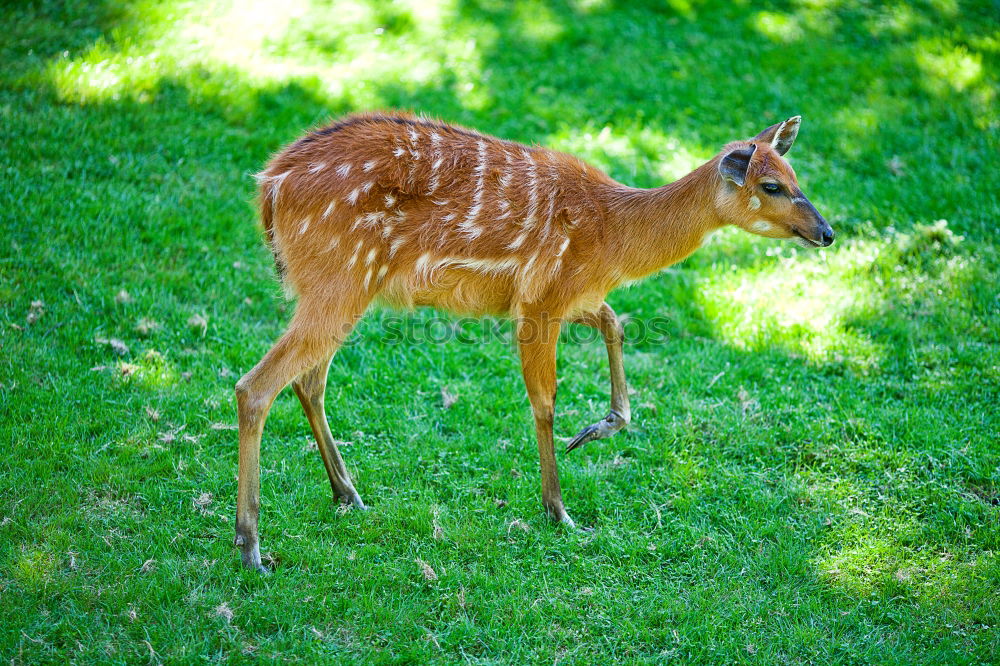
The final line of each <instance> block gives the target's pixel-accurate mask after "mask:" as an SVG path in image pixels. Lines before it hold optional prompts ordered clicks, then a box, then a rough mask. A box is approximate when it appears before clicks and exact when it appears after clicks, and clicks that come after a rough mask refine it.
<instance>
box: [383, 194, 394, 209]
mask: <svg viewBox="0 0 1000 666" xmlns="http://www.w3.org/2000/svg"><path fill="white" fill-rule="evenodd" d="M395 203H396V197H394V196H392V195H391V194H387V195H385V207H386V208H392V206H393V204H395Z"/></svg>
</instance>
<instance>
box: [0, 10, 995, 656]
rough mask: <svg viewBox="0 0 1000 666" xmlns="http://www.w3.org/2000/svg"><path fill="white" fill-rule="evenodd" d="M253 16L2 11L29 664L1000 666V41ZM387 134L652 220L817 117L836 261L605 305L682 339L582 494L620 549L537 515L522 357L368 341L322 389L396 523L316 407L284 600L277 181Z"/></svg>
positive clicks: (630, 355) (799, 152)
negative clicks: (407, 129)
mask: <svg viewBox="0 0 1000 666" xmlns="http://www.w3.org/2000/svg"><path fill="white" fill-rule="evenodd" d="M272 4H273V6H274V7H279V8H280V9H278V10H275V9H268V7H271V6H272ZM257 5H258V6H256V7H247V3H242V4H241V3H233V4H232V5H228V4H223V5H209V4H207V3H200V2H169V3H156V2H153V1H152V0H147V1H144V2H134V3H118V2H104V3H92V2H82V1H78V2H73V1H68V2H63V3H55V2H53V3H39V2H35V3H22V4H20V5H18V6H14V7H7V8H6V9H5V10H4V28H3V34H2V36H0V56H2V58H0V62H3V63H4V66H3V68H2V69H0V137H2V140H0V173H2V174H3V176H2V179H0V183H2V187H0V221H2V230H3V240H2V242H0V248H2V249H0V319H2V321H0V326H2V329H0V442H2V451H3V455H2V457H0V659H2V660H3V661H4V662H5V663H7V662H12V663H26V664H28V663H38V662H55V661H60V662H61V661H63V660H67V659H72V660H74V661H76V662H90V661H106V662H146V661H170V662H193V661H244V660H252V659H255V658H260V659H264V660H266V661H285V660H288V661H304V662H313V661H316V660H319V659H327V660H330V661H335V662H338V663H350V662H368V661H385V662H423V661H435V660H437V661H442V662H444V661H458V660H470V661H485V662H492V663H499V662H503V663H522V662H526V661H530V662H552V661H568V662H592V663H606V662H607V661H610V660H613V659H619V660H627V661H639V662H664V661H673V660H677V661H685V662H689V661H697V662H708V661H713V662H718V661H721V662H735V661H750V662H759V663H775V662H793V663H800V662H804V661H805V662H821V663H823V662H826V663H844V662H876V661H877V662H896V663H914V662H924V663H941V662H959V663H986V662H993V661H995V660H996V659H997V654H1000V652H998V651H1000V608H998V605H1000V602H998V599H1000V472H998V469H1000V450H998V447H997V443H998V439H1000V408H998V404H1000V348H998V343H1000V297H998V288H997V284H1000V256H998V243H997V224H998V220H1000V197H998V189H997V182H996V181H997V178H996V176H997V174H998V173H1000V116H998V111H997V109H998V102H1000V100H998V96H997V91H998V87H1000V86H998V78H997V72H998V71H1000V67H998V66H1000V19H998V16H1000V12H998V7H997V5H996V3H991V2H957V1H956V0H950V1H949V0H937V1H928V2H923V3H915V4H912V5H908V4H904V3H894V4H883V3H876V2H866V3H846V2H843V3H842V2H838V1H837V0H826V1H822V2H820V1H816V0H813V1H806V0H802V1H800V2H786V3H778V4H774V5H770V4H769V5H767V6H761V5H759V4H758V3H728V2H710V3H703V2H698V1H695V0H689V1H684V0H672V1H670V2H652V1H649V2H638V3H636V2H614V1H613V0H604V1H602V0H591V1H585V0H578V1H577V2H573V3H530V2H517V3H504V2H499V0H492V1H490V0H483V1H478V2H477V1H473V0H465V1H463V0H455V1H454V2H442V3H426V2H417V1H416V0H414V1H413V2H411V3H406V2H393V3H381V2H379V3H376V2H374V1H372V2H370V3H369V2H356V3H353V4H346V3H337V4H335V5H330V4H323V3H318V2H312V3H311V2H308V1H306V0H301V1H291V0H290V1H289V2H283V3H263V2H261V3H257ZM269 12H270V13H269ZM374 107H402V108H410V109H414V110H419V111H422V112H426V113H428V114H432V115H436V116H439V117H441V118H443V119H446V120H450V121H456V122H461V123H465V124H468V125H471V126H473V127H476V128H478V129H481V130H484V131H487V132H490V133H494V134H498V135H500V136H504V137H507V138H512V139H516V140H521V141H537V142H540V143H543V144H545V145H548V146H551V147H555V148H559V149H563V150H568V151H571V152H574V153H576V154H578V155H580V156H582V157H584V158H586V159H588V160H590V161H592V162H593V163H595V164H597V165H599V166H601V167H602V168H605V169H607V170H608V171H609V172H610V173H611V175H612V176H614V177H616V178H618V179H619V180H622V181H623V182H627V183H629V184H634V185H639V186H653V185H656V184H660V183H662V182H665V181H668V180H671V179H673V178H675V177H677V176H679V175H681V174H683V173H685V172H686V171H687V170H688V169H690V168H691V167H692V166H694V165H696V164H697V163H699V161H701V160H704V159H707V158H709V157H710V156H711V155H712V154H714V153H715V151H716V150H718V148H719V147H720V146H721V145H722V144H724V143H725V142H727V141H730V140H733V139H736V138H740V137H746V136H750V135H752V134H754V133H756V132H757V131H759V130H760V129H762V128H763V127H765V126H766V125H769V124H771V123H773V122H777V121H778V120H780V119H783V118H785V117H788V116H789V115H792V114H795V113H801V114H802V115H803V117H804V121H803V129H802V131H801V133H800V135H799V140H798V143H797V145H796V146H795V147H794V149H793V151H792V153H791V154H790V157H791V158H792V161H793V163H794V165H795V167H796V169H797V171H798V173H799V177H800V181H801V182H802V185H803V189H804V191H805V192H806V194H807V195H808V196H809V197H810V198H811V199H812V201H813V202H814V203H815V204H816V206H817V208H819V209H820V211H822V212H823V213H824V214H825V215H826V217H827V218H828V219H829V220H830V222H831V223H832V224H833V226H834V228H835V229H836V230H837V232H838V242H837V243H836V245H834V246H833V247H832V248H830V249H829V250H827V251H824V252H813V253H804V252H801V251H798V250H796V249H793V248H791V247H790V246H787V245H781V244H777V243H774V242H769V241H766V240H764V239H760V238H754V237H751V236H749V235H746V234H741V233H738V232H736V231H728V232H725V233H722V234H719V235H718V237H717V238H716V239H715V240H714V241H713V243H712V244H710V245H709V246H707V247H706V248H704V249H702V250H701V251H699V252H698V253H697V254H696V255H695V256H694V257H692V258H691V259H690V260H688V261H686V262H685V263H683V264H681V265H678V266H675V267H673V268H671V269H670V270H669V271H667V272H665V273H663V274H661V275H659V276H656V277H654V278H652V279H650V280H648V281H646V282H645V283H643V284H641V285H639V286H636V287H633V288H631V289H629V290H623V291H620V292H617V293H614V294H612V295H611V297H610V302H611V304H612V306H613V307H614V308H615V309H616V310H617V311H618V312H619V313H622V314H627V315H628V316H630V317H631V318H632V320H633V321H635V322H650V321H654V320H655V321H657V322H659V325H660V326H661V328H662V330H665V331H666V333H667V335H666V336H664V337H663V339H659V340H655V341H654V340H645V341H643V340H635V341H633V342H632V344H630V345H629V346H628V348H627V350H626V370H627V372H628V376H629V381H630V385H631V387H632V389H633V396H632V404H633V406H634V419H633V425H632V427H631V428H630V429H629V431H628V432H627V433H624V434H621V435H618V436H616V437H615V438H613V439H610V440H605V441H601V442H596V443H591V444H588V445H587V446H585V447H584V448H583V449H582V450H580V451H577V452H574V453H573V454H572V455H569V456H560V464H561V468H560V471H561V474H562V481H563V492H564V496H565V498H566V502H567V507H568V508H569V511H570V513H571V515H572V516H573V517H574V518H575V519H576V521H577V522H578V523H579V524H581V525H584V526H588V527H591V528H593V530H592V531H590V532H581V533H570V532H567V531H565V530H563V529H560V528H558V527H556V526H552V525H550V524H549V523H548V522H547V520H546V518H545V516H544V514H543V512H542V510H541V503H540V495H539V483H538V479H537V474H538V472H537V467H538V464H537V453H536V451H535V444H534V439H533V428H532V424H531V417H530V410H529V408H528V405H527V400H526V398H525V397H524V391H523V388H522V386H521V380H520V377H519V372H518V362H517V358H516V354H515V353H514V351H513V349H512V348H511V345H510V344H509V340H504V339H497V338H493V339H490V340H486V341H483V342H482V343H479V344H462V343H461V342H458V341H455V340H450V341H447V342H444V343H442V344H435V345H432V344H413V343H389V342H387V341H386V340H385V337H386V330H387V327H388V326H390V325H393V326H394V325H395V324H393V323H392V321H390V320H389V319H388V318H389V317H390V316H391V315H390V313H373V315H372V316H371V317H370V318H369V319H367V320H366V321H365V323H364V324H363V325H362V326H361V327H360V328H359V330H358V332H357V334H356V337H355V339H354V341H353V342H354V343H353V344H351V345H349V346H348V347H346V348H345V349H343V350H342V352H341V353H340V354H339V355H338V356H337V358H336V359H335V360H334V363H333V366H332V369H331V373H330V383H329V389H328V394H327V412H328V414H329V418H330V421H331V426H332V429H333V431H334V433H335V435H336V436H338V437H340V438H342V439H344V440H345V441H347V442H349V444H347V445H345V446H344V447H343V449H342V450H343V452H344V456H345V458H346V459H347V462H348V466H349V468H350V469H351V471H352V473H353V474H354V476H355V482H356V485H357V487H358V489H359V491H360V493H361V495H362V497H363V498H364V500H365V501H366V502H367V503H368V504H369V505H370V507H371V509H372V510H371V511H369V512H367V513H358V512H344V511H342V510H340V509H339V508H338V507H337V506H336V505H334V503H333V502H332V501H331V495H330V489H329V487H328V484H327V481H326V478H325V474H324V471H323V468H322V464H321V462H320V459H319V456H318V455H317V453H316V451H315V450H312V447H311V437H310V434H309V430H308V426H307V424H306V422H305V419H304V417H303V416H302V414H301V410H300V408H299V406H298V404H297V401H296V400H295V397H294V396H293V395H292V394H291V392H290V391H286V392H285V393H283V394H282V395H281V396H280V397H279V398H278V400H277V401H276V403H275V406H274V409H273V411H272V413H271V416H270V419H269V421H268V424H267V428H266V430H265V436H264V443H263V447H262V460H263V471H262V514H261V538H262V545H263V550H265V551H268V552H270V554H271V556H272V557H273V559H274V561H276V562H277V567H276V571H275V573H274V575H272V576H270V577H268V578H261V577H259V576H257V575H255V574H253V573H250V572H246V571H243V570H241V569H240V568H239V566H238V561H239V557H238V554H237V551H236V550H235V549H234V548H233V547H232V535H233V516H234V514H235V494H236V492H235V491H236V483H235V472H236V461H237V446H236V433H235V432H234V431H233V430H231V429H228V428H230V427H231V424H233V423H234V422H235V408H234V400H233V392H232V388H233V385H234V383H235V381H236V379H237V378H238V377H239V375H240V374H241V373H243V372H245V371H246V370H248V369H249V368H250V367H252V365H253V364H254V363H255V362H256V361H257V360H258V359H259V358H260V356H261V355H262V354H263V353H264V352H265V351H266V350H267V348H268V346H269V345H270V343H271V342H272V341H273V340H274V339H275V338H276V337H277V336H278V335H279V334H280V331H281V330H282V326H283V323H284V322H285V321H286V320H287V318H288V316H289V313H290V307H291V306H290V304H287V303H286V302H285V301H283V299H282V298H281V295H280V290H279V288H278V286H277V284H276V282H275V280H274V278H273V272H272V271H273V269H272V265H271V258H270V255H269V253H268V251H267V249H266V248H265V247H264V246H263V244H262V243H261V241H260V234H259V230H258V229H257V228H256V227H255V213H254V209H253V205H252V201H253V182H252V179H251V178H250V177H249V174H251V173H253V172H254V171H256V170H258V169H259V168H260V167H261V165H262V164H263V163H264V162H265V161H266V159H267V157H268V155H269V154H270V153H271V152H272V151H275V150H277V149H278V148H280V147H281V146H282V145H283V144H284V143H285V142H287V141H290V140H292V139H293V138H295V137H296V136H297V135H298V134H299V133H300V132H302V131H303V130H304V129H305V128H307V127H310V126H313V125H315V124H317V123H320V122H323V121H325V120H326V119H328V118H331V117H335V116H337V115H339V114H341V113H345V112H348V111H351V110H355V109H362V108H374ZM939 220H944V222H939ZM123 291H124V292H127V296H126V295H125V294H121V292H123ZM120 294H121V295H120ZM33 302H39V303H40V304H35V305H33ZM431 316H432V315H431V313H428V312H419V313H416V314H414V315H412V317H413V320H412V321H411V324H415V325H419V324H422V323H426V322H427V321H429V320H430V318H431ZM110 340H117V341H121V343H123V345H124V346H122V345H118V344H117V343H116V344H115V345H112V344H111V343H110V342H109V341H110ZM116 347H117V351H116ZM126 348H127V349H126ZM118 352H123V353H121V354H119V353H118ZM606 366H607V363H606V360H605V358H604V351H603V347H602V346H601V345H600V344H598V343H596V342H593V341H591V342H585V343H574V342H570V341H567V342H566V343H565V344H563V345H562V346H561V350H560V369H559V370H560V390H559V400H558V404H557V422H556V433H557V435H558V436H561V437H565V436H571V435H573V434H575V433H576V431H577V430H578V429H579V428H580V427H582V426H583V425H586V424H587V423H590V422H591V421H592V420H593V419H595V418H596V417H599V416H602V415H603V414H604V413H605V410H606V408H607V403H608V393H609V382H608V379H607V367H606ZM443 389H444V390H447V391H448V392H449V393H451V394H453V395H455V396H457V398H458V399H457V401H456V402H455V403H454V405H453V406H451V407H450V408H449V409H444V408H443V405H442V390H443ZM516 521H517V522H516ZM436 527H439V528H440V530H439V531H437V534H436V529H435V528H436ZM438 537H439V538H438ZM418 560H420V561H423V562H426V563H427V564H428V565H429V566H430V567H432V568H433V569H434V571H435V572H436V574H437V580H432V581H429V580H426V579H425V577H424V575H423V574H422V571H421V565H420V564H419V562H418Z"/></svg>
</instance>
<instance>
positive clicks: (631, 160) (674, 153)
mask: <svg viewBox="0 0 1000 666" xmlns="http://www.w3.org/2000/svg"><path fill="white" fill-rule="evenodd" d="M546 145H548V146H550V147H552V148H555V149H556V150H561V151H563V152H567V153H570V154H572V155H576V156H578V157H580V158H582V159H584V160H586V161H587V162H589V163H591V164H593V165H595V166H597V167H600V168H601V169H604V170H606V171H609V172H612V173H616V174H618V175H619V177H621V178H623V179H625V180H629V179H630V178H631V179H632V180H634V179H635V177H636V175H637V174H643V175H645V176H647V178H648V175H650V174H651V175H653V176H654V177H655V178H656V179H658V182H653V183H649V185H662V184H666V183H670V182H673V181H675V180H677V179H678V178H680V177H681V176H684V175H685V174H687V173H689V172H690V171H691V170H692V169H694V168H695V167H697V166H699V165H701V164H703V163H704V162H705V161H706V160H707V159H709V158H710V157H711V154H710V152H709V151H697V152H695V151H693V150H692V149H691V148H690V147H689V144H688V143H685V142H683V141H681V140H680V139H678V138H677V137H673V136H670V135H668V134H665V133H663V132H661V131H658V130H655V129H653V128H651V127H620V128H612V127H611V126H610V125H605V126H604V127H601V128H599V129H598V128H588V127H583V128H573V129H570V128H564V129H562V130H560V131H559V132H556V133H553V134H551V135H550V136H549V139H548V141H547V142H546ZM625 170H627V172H626V173H619V172H622V171H625ZM630 184H632V183H630Z"/></svg>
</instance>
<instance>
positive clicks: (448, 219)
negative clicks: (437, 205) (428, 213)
mask: <svg viewBox="0 0 1000 666" xmlns="http://www.w3.org/2000/svg"><path fill="white" fill-rule="evenodd" d="M455 217H456V216H455V213H447V214H446V215H442V216H441V220H442V221H444V222H451V221H452V220H454V219H455Z"/></svg>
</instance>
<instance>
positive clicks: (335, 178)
mask: <svg viewBox="0 0 1000 666" xmlns="http://www.w3.org/2000/svg"><path fill="white" fill-rule="evenodd" d="M258 180H259V182H260V188H261V206H262V216H263V218H264V221H265V228H266V229H267V230H268V235H269V238H270V241H271V244H272V249H273V250H274V252H275V256H276V258H277V259H278V262H279V266H280V265H282V264H283V265H284V270H285V276H284V280H285V282H286V284H287V285H288V286H290V287H291V288H292V289H293V290H294V291H296V292H298V293H299V294H301V295H303V296H306V295H308V294H310V293H330V292H331V291H332V290H336V289H337V288H343V289H358V290H363V291H364V292H365V293H366V294H367V295H368V297H369V298H374V297H376V296H378V297H380V298H382V299H383V300H385V301H388V302H390V303H393V304H398V305H403V306H413V305H435V306H438V307H442V308H444V309H448V310H453V311H467V312H477V313H486V312H493V313H506V312H510V311H512V309H514V308H515V307H516V306H517V304H518V303H523V302H531V301H533V300H536V299H537V298H539V297H540V296H541V295H542V294H544V293H545V291H546V290H547V289H548V288H549V287H550V285H552V284H553V282H554V281H558V280H559V278H560V276H564V277H565V274H566V273H568V272H570V267H575V266H581V265H583V264H585V263H588V259H593V258H594V257H592V256H587V255H588V254H593V253H594V252H596V251H597V247H599V246H600V243H596V242H595V240H597V238H595V235H596V236H600V234H601V233H602V229H601V218H602V216H603V211H602V209H601V204H600V202H599V201H598V200H596V199H595V198H594V194H593V193H594V189H595V186H596V185H600V184H606V183H610V182H612V181H610V179H609V178H608V177H607V176H605V175H604V174H603V173H601V172H600V171H598V170H597V169H594V168H593V167H590V166H588V165H586V164H584V163H583V162H581V161H579V160H577V159H576V158H573V157H570V156H567V155H563V154H560V153H556V152H554V151H550V150H547V149H544V148H537V147H527V146H524V145H521V144H517V143H514V142H510V141H504V140H501V139H498V138H495V137H491V136H487V135H483V134H479V133H477V132H473V131H470V130H467V129H463V128H459V127H454V126H450V125H445V124H442V123H438V122H434V121H429V120H424V119H419V118H415V117H412V116H409V115H404V114H392V115H383V114H362V115H354V116H349V117H347V118H346V119H344V120H342V121H340V122H338V123H336V124H334V125H331V126H329V127H326V128H324V129H321V130H318V131H316V132H312V133H311V134H309V135H307V136H305V137H303V138H302V139H300V140H299V141H297V142H295V143H294V144H292V145H290V146H289V147H288V148H286V149H285V150H283V151H282V152H281V153H279V154H278V155H277V156H276V157H275V158H274V159H273V160H272V161H271V162H270V164H269V165H268V167H267V168H266V169H265V170H264V172H262V173H261V174H260V176H258ZM574 270H575V269H574Z"/></svg>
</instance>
